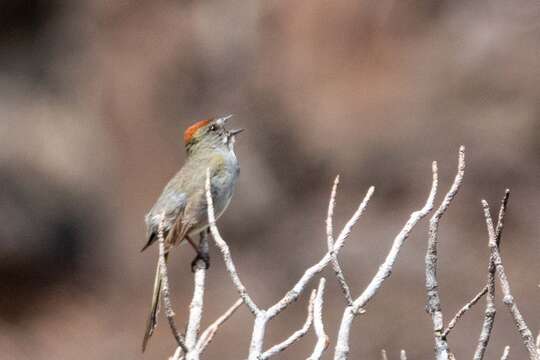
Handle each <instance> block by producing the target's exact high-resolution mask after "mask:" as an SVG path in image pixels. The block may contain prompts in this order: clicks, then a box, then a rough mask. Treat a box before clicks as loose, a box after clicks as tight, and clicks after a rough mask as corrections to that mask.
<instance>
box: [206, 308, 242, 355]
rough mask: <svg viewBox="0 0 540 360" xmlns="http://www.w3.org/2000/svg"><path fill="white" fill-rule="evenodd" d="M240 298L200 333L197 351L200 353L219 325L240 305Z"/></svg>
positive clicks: (212, 337)
mask: <svg viewBox="0 0 540 360" xmlns="http://www.w3.org/2000/svg"><path fill="white" fill-rule="evenodd" d="M242 303H243V301H242V299H238V300H237V301H236V302H235V303H234V304H233V305H232V306H231V307H230V308H229V309H228V310H227V311H226V312H225V313H224V314H223V315H221V316H220V317H219V318H217V319H216V321H214V322H213V323H212V324H211V325H210V326H208V328H206V330H205V331H204V332H203V333H202V334H201V336H200V338H199V341H198V342H197V347H196V349H197V351H198V352H199V353H202V352H203V351H204V350H205V349H206V347H207V346H208V345H209V344H210V342H211V341H212V340H213V339H214V335H215V334H216V332H217V331H218V330H219V327H220V326H221V325H223V323H224V322H225V321H227V320H228V319H229V318H230V317H231V316H232V315H233V314H234V313H235V312H236V310H238V308H239V307H240V305H242Z"/></svg>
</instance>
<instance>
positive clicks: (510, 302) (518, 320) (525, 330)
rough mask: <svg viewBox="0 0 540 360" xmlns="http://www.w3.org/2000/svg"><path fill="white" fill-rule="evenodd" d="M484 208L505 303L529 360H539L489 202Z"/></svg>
mask: <svg viewBox="0 0 540 360" xmlns="http://www.w3.org/2000/svg"><path fill="white" fill-rule="evenodd" d="M508 194H509V190H506V194H505V198H506V199H507V198H508ZM482 206H483V208H484V217H485V218H486V225H487V229H488V234H489V248H490V250H491V255H492V256H493V262H494V264H495V269H496V272H497V276H498V278H499V282H500V285H501V289H502V293H503V303H504V304H505V305H506V306H507V307H508V309H509V311H510V314H511V315H512V317H513V318H514V323H515V325H516V327H517V329H518V331H519V334H520V335H521V339H522V341H523V344H524V345H525V348H526V349H527V351H528V353H529V359H530V360H539V359H540V355H539V354H538V351H537V348H536V344H535V342H534V337H533V334H532V332H531V330H530V329H529V327H528V326H527V324H526V323H525V319H523V316H522V315H521V312H520V311H519V308H518V306H517V304H516V302H515V300H514V297H513V296H512V293H511V290H510V283H509V281H508V278H507V276H506V272H505V270H504V266H503V263H502V259H501V254H500V253H499V247H498V246H497V238H496V232H495V229H494V227H493V220H492V219H491V214H490V211H489V205H488V203H487V201H485V200H482ZM502 207H504V208H506V201H503V205H502ZM503 211H504V210H503ZM503 216H504V213H503Z"/></svg>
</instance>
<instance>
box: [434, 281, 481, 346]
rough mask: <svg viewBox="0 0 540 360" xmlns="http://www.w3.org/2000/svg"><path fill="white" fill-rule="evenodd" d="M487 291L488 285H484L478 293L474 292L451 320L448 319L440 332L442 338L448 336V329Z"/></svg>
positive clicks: (450, 329)
mask: <svg viewBox="0 0 540 360" xmlns="http://www.w3.org/2000/svg"><path fill="white" fill-rule="evenodd" d="M487 291H488V287H487V286H484V288H483V289H482V290H480V291H479V292H478V294H476V295H475V296H474V297H473V298H472V299H471V301H469V302H468V303H466V304H465V305H464V306H463V307H462V308H461V309H459V310H458V312H457V313H456V315H454V317H453V318H452V320H450V322H449V323H448V326H447V327H446V329H444V331H443V333H442V337H443V338H444V339H446V337H447V336H448V334H449V333H450V331H452V329H453V328H454V327H455V326H456V324H457V322H458V321H459V319H461V317H462V316H463V315H465V313H466V312H467V311H469V310H470V309H471V308H472V307H473V306H474V305H475V304H476V303H477V302H478V301H479V300H480V299H481V298H482V297H483V296H484V295H486V293H487Z"/></svg>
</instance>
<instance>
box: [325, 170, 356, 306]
mask: <svg viewBox="0 0 540 360" xmlns="http://www.w3.org/2000/svg"><path fill="white" fill-rule="evenodd" d="M338 185H339V175H338V176H336V179H335V180H334V185H333V186H332V192H331V194H330V201H329V202H328V215H327V217H326V238H327V244H328V251H330V253H331V255H332V268H333V269H334V273H335V274H336V278H337V280H338V282H339V285H340V287H341V291H342V292H343V295H344V296H345V301H346V302H347V305H348V306H351V305H352V303H353V298H352V296H351V289H350V287H349V284H347V281H346V280H345V275H344V273H343V270H342V269H341V266H340V265H339V261H338V258H337V256H336V254H335V252H334V225H333V217H334V208H335V206H336V194H337V187H338Z"/></svg>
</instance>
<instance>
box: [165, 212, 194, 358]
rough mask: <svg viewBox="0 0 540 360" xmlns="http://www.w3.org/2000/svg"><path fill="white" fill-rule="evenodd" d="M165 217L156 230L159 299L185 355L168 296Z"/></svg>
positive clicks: (185, 350) (183, 344)
mask: <svg viewBox="0 0 540 360" xmlns="http://www.w3.org/2000/svg"><path fill="white" fill-rule="evenodd" d="M164 219H165V216H164V215H162V216H161V221H160V222H159V228H158V245H159V276H160V278H161V297H162V299H163V307H164V308H165V316H166V317H167V320H168V321H169V325H170V327H171V331H172V333H173V335H174V338H175V339H176V342H177V343H178V346H179V347H180V348H182V350H183V351H184V352H185V353H187V352H188V347H187V346H186V344H185V343H184V339H182V336H181V335H180V333H179V332H178V328H177V327H176V322H175V321H174V311H173V309H172V304H171V298H170V295H169V277H168V275H167V262H166V261H165V240H164V238H163V227H164V223H163V222H164Z"/></svg>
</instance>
